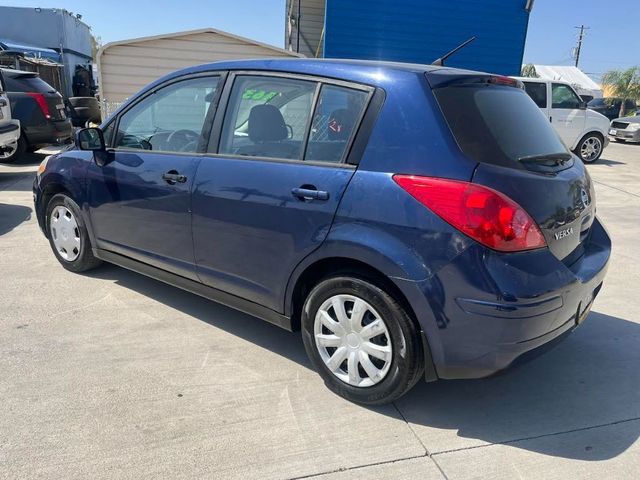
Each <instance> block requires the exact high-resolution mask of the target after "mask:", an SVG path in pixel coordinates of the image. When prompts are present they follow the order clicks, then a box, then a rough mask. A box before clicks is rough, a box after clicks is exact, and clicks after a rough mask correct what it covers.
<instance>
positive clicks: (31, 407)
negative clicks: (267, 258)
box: [0, 144, 640, 480]
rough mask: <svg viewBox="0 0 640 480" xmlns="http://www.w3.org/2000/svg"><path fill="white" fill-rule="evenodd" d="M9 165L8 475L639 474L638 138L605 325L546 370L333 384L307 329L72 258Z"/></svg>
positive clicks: (602, 205)
mask: <svg viewBox="0 0 640 480" xmlns="http://www.w3.org/2000/svg"><path fill="white" fill-rule="evenodd" d="M29 160H31V161H34V162H35V161H36V160H38V158H37V157H31V158H30V159H28V161H27V162H26V163H23V164H21V165H12V166H0V272H2V273H1V274H0V301H1V305H2V309H1V310H0V397H1V398H2V399H3V403H2V407H1V408H0V478H88V477H91V478H136V479H139V478H159V477H173V478H194V477H200V478H202V477H206V478H225V479H226V478H242V479H248V478H261V479H266V478H275V479H291V478H309V477H313V478H320V479H323V480H325V479H336V480H337V479H339V480H342V479H352V478H356V479H367V478H394V479H405V478H406V479H413V478H421V479H431V478H433V479H437V478H450V479H467V478H505V479H507V478H531V479H534V478H535V479H538V478H558V479H560V478H633V477H635V476H636V472H637V471H638V470H639V469H640V442H639V441H638V437H639V436H640V371H639V368H638V367H640V348H638V347H640V317H638V314H637V312H638V310H639V307H640V296H639V295H638V292H640V242H639V241H638V238H639V237H640V224H639V223H638V220H639V219H640V213H639V212H640V145H617V144H612V145H610V146H609V147H608V148H607V149H606V150H605V154H604V158H603V160H601V161H600V162H599V163H597V164H595V165H591V166H589V167H588V168H589V171H590V173H591V174H592V176H593V178H594V180H595V181H596V193H597V202H598V215H599V216H600V217H601V218H602V220H603V221H604V223H605V225H606V226H607V228H608V230H609V232H610V234H611V236H612V238H613V241H614V254H613V258H612V262H611V266H610V271H609V276H608V277H607V279H606V281H605V285H604V287H603V289H602V292H601V295H600V297H599V298H598V299H597V300H596V303H595V305H594V307H593V312H592V313H591V315H590V317H589V319H588V320H587V321H586V322H585V323H584V324H583V325H582V326H581V327H580V328H579V329H578V330H576V332H574V334H573V335H572V336H570V337H569V338H568V339H567V340H566V341H565V342H563V343H562V344H561V345H559V346H558V347H557V348H556V349H554V350H553V351H551V352H549V353H547V354H546V355H544V356H542V357H540V358H538V359H536V360H534V361H533V362H531V363H528V364H526V365H522V366H520V367H518V368H515V369H512V370H509V371H507V372H505V373H503V374H501V375H498V376H495V377H492V378H490V379H485V380H477V381H458V382H441V383H437V384H428V385H427V384H419V385H418V386H417V387H416V388H415V389H414V390H413V391H412V392H411V393H410V394H409V395H408V396H406V397H405V398H403V399H401V400H400V401H399V402H396V404H395V405H390V406H387V407H383V408H364V407H360V406H357V405H353V404H350V403H348V402H346V401H344V400H342V399H340V398H338V397H336V396H335V395H333V394H332V393H331V392H329V391H328V390H327V389H326V388H325V387H324V385H323V384H322V382H321V380H320V378H319V377H318V376H317V375H316V374H315V373H314V372H313V371H312V370H311V369H310V365H309V363H308V361H307V359H306V356H305V353H304V349H303V347H302V344H301V339H300V336H299V334H292V333H288V332H285V331H283V330H280V329H278V328H276V327H273V326H271V325H268V324H266V323H264V322H261V321H260V320H257V319H254V318H252V317H249V316H247V315H244V314H241V313H238V312H235V311H233V310H230V309H228V308H225V307H222V306H220V305H217V304H215V303H212V302H209V301H206V300H204V299H202V298H199V297H197V296H194V295H191V294H189V293H186V292H183V291H180V290H178V289H175V288H172V287H169V286H166V285H163V284H161V283H159V282H156V281H154V280H151V279H148V278H146V277H142V276H140V275H137V274H134V273H131V272H129V271H126V270H123V269H120V268H117V267H114V266H105V267H103V268H101V269H99V270H96V271H95V272H92V273H90V274H87V275H74V274H71V273H69V272H66V271H65V270H63V269H62V268H61V267H60V266H59V264H58V263H57V262H56V260H55V259H54V257H53V254H52V253H51V252H50V251H49V246H48V243H47V241H46V239H45V238H44V237H43V236H42V235H41V234H40V232H39V230H38V227H37V224H36V222H35V218H34V216H33V213H32V211H31V193H30V188H31V182H32V178H33V172H34V171H35V168H36V166H35V163H29Z"/></svg>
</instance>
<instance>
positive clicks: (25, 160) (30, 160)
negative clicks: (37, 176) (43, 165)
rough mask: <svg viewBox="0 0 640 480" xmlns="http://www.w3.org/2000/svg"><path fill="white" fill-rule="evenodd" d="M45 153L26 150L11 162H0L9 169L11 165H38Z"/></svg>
mask: <svg viewBox="0 0 640 480" xmlns="http://www.w3.org/2000/svg"><path fill="white" fill-rule="evenodd" d="M44 157H46V155H44V154H42V153H32V152H27V153H24V154H23V155H22V156H20V157H19V158H17V159H16V160H15V161H13V162H11V163H0V165H2V166H3V167H6V168H7V169H10V168H11V167H26V166H29V165H38V164H40V162H42V160H44Z"/></svg>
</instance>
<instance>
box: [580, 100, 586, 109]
mask: <svg viewBox="0 0 640 480" xmlns="http://www.w3.org/2000/svg"><path fill="white" fill-rule="evenodd" d="M578 108H580V110H586V109H587V102H585V101H584V100H583V101H581V102H580V107H578Z"/></svg>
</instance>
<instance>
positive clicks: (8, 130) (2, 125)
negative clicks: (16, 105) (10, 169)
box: [0, 78, 20, 162]
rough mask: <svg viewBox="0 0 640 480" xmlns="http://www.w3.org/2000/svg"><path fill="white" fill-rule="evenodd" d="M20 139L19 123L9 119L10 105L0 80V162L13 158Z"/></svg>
mask: <svg viewBox="0 0 640 480" xmlns="http://www.w3.org/2000/svg"><path fill="white" fill-rule="evenodd" d="M19 138H20V122H19V121H18V120H13V119H12V118H11V105H10V103H9V99H8V98H7V94H6V93H5V88H4V83H3V81H2V79H1V78H0V162H4V161H5V158H9V159H11V158H15V155H14V154H15V151H16V150H17V149H18V139H19Z"/></svg>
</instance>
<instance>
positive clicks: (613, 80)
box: [602, 66, 640, 117]
mask: <svg viewBox="0 0 640 480" xmlns="http://www.w3.org/2000/svg"><path fill="white" fill-rule="evenodd" d="M602 85H604V86H607V87H609V89H610V91H611V94H613V95H615V96H616V97H620V98H622V99H623V100H624V99H629V100H635V101H636V102H637V101H638V100H640V67H638V66H636V67H631V68H628V69H626V70H610V71H608V72H606V73H605V74H604V75H603V76H602ZM624 114H625V108H624V101H623V102H622V105H621V106H620V116H621V117H624Z"/></svg>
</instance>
